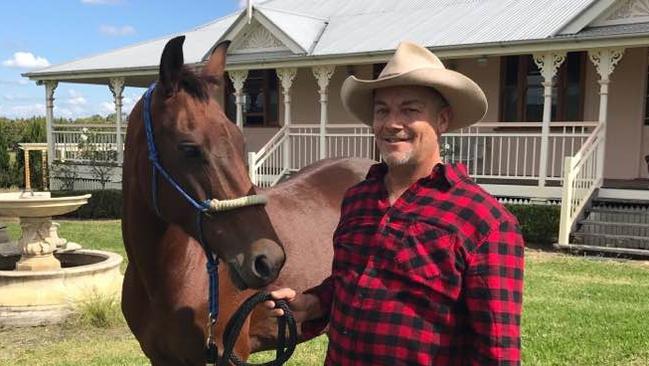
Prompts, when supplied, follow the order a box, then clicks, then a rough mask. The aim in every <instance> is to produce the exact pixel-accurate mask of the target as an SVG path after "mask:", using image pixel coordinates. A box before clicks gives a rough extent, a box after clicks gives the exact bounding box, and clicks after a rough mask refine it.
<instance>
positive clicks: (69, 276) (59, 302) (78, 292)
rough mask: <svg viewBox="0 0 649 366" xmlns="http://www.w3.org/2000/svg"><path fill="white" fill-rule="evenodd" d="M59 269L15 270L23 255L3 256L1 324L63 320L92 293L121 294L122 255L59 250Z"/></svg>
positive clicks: (28, 324) (94, 294)
mask: <svg viewBox="0 0 649 366" xmlns="http://www.w3.org/2000/svg"><path fill="white" fill-rule="evenodd" d="M55 257H56V259H58V260H59V261H60V262H61V267H62V268H60V269H56V270H49V271H16V270H13V268H14V267H15V265H16V262H18V260H19V259H20V256H12V257H0V327H2V326H33V325H41V324H51V323H58V322H61V321H63V320H64V319H65V318H66V317H67V316H68V315H69V314H70V313H71V312H72V311H73V310H74V309H75V307H77V306H79V304H80V303H82V302H83V301H86V300H88V299H89V298H91V297H97V296H107V297H109V296H110V297H113V296H116V297H119V296H120V294H121V288H122V281H123V276H122V274H121V273H120V264H121V263H122V257H121V256H120V255H118V254H115V253H110V252H104V251H99V250H77V251H74V252H64V253H56V254H55Z"/></svg>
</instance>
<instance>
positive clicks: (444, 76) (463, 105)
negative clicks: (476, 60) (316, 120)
mask: <svg viewBox="0 0 649 366" xmlns="http://www.w3.org/2000/svg"><path fill="white" fill-rule="evenodd" d="M401 85H421V86H428V87H431V88H434V89H435V90H437V92H439V93H440V94H441V95H442V96H443V97H444V98H445V99H446V101H447V102H448V104H449V105H450V106H451V108H452V109H453V119H452V120H451V121H450V123H449V127H448V130H449V131H451V130H457V129H460V128H462V127H466V126H469V125H472V124H474V123H476V122H478V121H479V120H481V119H482V117H484V115H485V113H487V97H485V94H484V92H483V91H482V89H480V87H479V86H478V84H476V83H475V82H474V81H473V80H471V79H469V78H468V77H466V76H464V75H462V74H460V73H458V72H455V71H452V70H447V69H446V67H444V64H442V62H441V61H440V60H439V58H437V56H435V55H434V54H433V53H432V52H430V51H429V50H427V49H426V48H424V47H421V46H419V45H417V44H415V43H412V42H402V43H401V44H399V47H398V48H397V51H396V52H395V53H394V56H392V58H391V59H390V61H389V62H388V64H387V65H385V68H383V71H381V74H380V75H379V77H378V78H377V79H375V80H361V79H357V78H356V77H355V76H350V77H348V78H347V80H345V83H344V84H343V86H342V89H341V91H340V96H341V98H342V102H343V106H344V107H345V109H346V110H347V111H348V112H349V113H351V114H352V115H353V116H354V117H356V118H357V119H359V120H360V121H361V122H363V123H365V124H367V125H370V126H371V125H372V121H373V114H374V113H373V103H374V90H375V89H378V88H386V87H390V86H401Z"/></svg>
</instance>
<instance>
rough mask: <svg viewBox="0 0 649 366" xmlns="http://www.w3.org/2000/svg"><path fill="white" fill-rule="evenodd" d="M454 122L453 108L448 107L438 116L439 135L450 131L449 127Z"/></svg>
mask: <svg viewBox="0 0 649 366" xmlns="http://www.w3.org/2000/svg"><path fill="white" fill-rule="evenodd" d="M452 120H453V108H451V107H450V106H446V107H444V108H442V110H441V111H439V113H438V114H437V133H438V134H442V133H445V132H446V131H448V126H449V125H450V124H451V121H452Z"/></svg>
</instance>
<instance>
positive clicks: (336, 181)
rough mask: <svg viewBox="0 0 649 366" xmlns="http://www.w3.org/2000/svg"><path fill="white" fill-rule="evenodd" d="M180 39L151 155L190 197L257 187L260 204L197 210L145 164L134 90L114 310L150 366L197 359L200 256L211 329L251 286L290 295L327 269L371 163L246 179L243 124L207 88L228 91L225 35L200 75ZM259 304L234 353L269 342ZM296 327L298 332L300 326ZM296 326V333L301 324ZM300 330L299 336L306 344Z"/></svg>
mask: <svg viewBox="0 0 649 366" xmlns="http://www.w3.org/2000/svg"><path fill="white" fill-rule="evenodd" d="M183 41H184V37H183V36H180V37H176V38H174V39H172V40H170V41H169V42H168V43H167V44H166V45H165V47H164V50H163V52H162V56H161V60H160V66H159V79H158V81H157V84H156V85H155V89H152V92H151V94H150V97H149V98H150V107H149V109H150V112H149V113H150V116H151V117H150V121H151V122H150V123H151V124H150V125H151V131H150V133H151V134H152V136H153V137H152V138H151V139H152V140H153V139H154V140H155V146H157V158H158V159H159V162H160V164H161V165H162V166H164V168H165V169H166V171H167V172H168V174H169V176H172V177H173V178H174V179H175V181H176V182H177V185H178V186H180V187H182V188H183V189H184V192H186V194H187V195H188V196H192V197H195V198H196V199H197V200H198V199H200V200H201V201H203V200H207V199H212V198H215V199H218V200H229V199H236V198H238V197H242V196H250V195H259V194H263V195H264V196H265V197H266V200H267V203H266V205H265V206H263V205H252V206H246V207H241V208H237V209H232V210H229V211H223V212H214V213H207V214H205V215H199V216H198V217H199V219H198V221H197V220H196V217H197V214H196V213H195V211H194V210H193V207H192V205H191V204H190V202H188V201H187V200H185V199H184V198H183V197H181V196H182V195H181V194H180V193H179V192H178V191H177V190H176V189H175V188H174V187H173V186H172V184H170V183H168V182H167V181H165V180H163V179H161V178H160V177H159V176H158V175H157V174H156V173H155V172H154V171H153V169H151V162H150V161H149V154H150V153H151V152H150V151H148V150H150V148H149V147H148V146H147V137H146V131H145V126H144V119H145V117H143V114H144V113H143V112H144V111H145V110H147V109H146V108H147V106H146V105H145V103H144V101H143V99H140V100H139V101H138V103H137V104H136V105H135V107H134V108H133V110H132V112H131V113H130V115H129V118H128V128H127V134H126V141H125V151H124V163H123V183H122V190H123V191H122V192H123V215H122V236H123V239H124V245H125V248H126V253H127V257H128V265H127V267H126V271H125V274H124V283H123V289H122V303H121V304H122V312H123V314H124V317H125V319H126V321H127V324H128V326H129V328H130V330H131V332H132V333H133V334H134V336H135V338H136V339H137V340H138V342H139V344H140V347H141V349H142V351H143V352H144V354H145V355H146V356H147V357H148V358H149V359H150V361H151V363H152V364H153V365H154V366H158V365H204V364H205V360H206V356H205V352H204V350H205V343H206V337H207V328H208V327H206V325H207V324H208V300H207V297H208V296H207V293H208V275H207V272H206V270H205V267H206V263H207V262H208V259H207V258H208V257H207V256H206V255H205V253H204V251H203V250H204V248H203V247H202V245H201V243H202V244H203V245H204V246H205V247H206V248H207V250H208V251H210V252H212V253H213V254H214V255H216V256H217V257H218V258H219V259H220V260H221V262H222V263H224V264H225V265H221V266H219V269H218V274H219V277H220V279H221V280H220V282H219V283H218V289H219V293H220V301H219V305H220V311H219V314H218V318H217V319H216V320H217V322H216V327H215V338H216V343H217V346H218V348H219V349H221V350H222V348H223V347H222V344H223V340H222V336H223V330H224V328H225V324H226V323H227V321H228V319H229V318H230V316H231V315H232V314H233V313H234V312H235V311H236V310H237V308H238V307H239V305H240V304H241V303H243V301H245V299H246V298H248V297H249V296H250V295H251V294H252V293H253V292H254V290H255V289H266V290H270V289H274V288H280V287H291V288H294V289H296V290H297V291H298V292H299V291H303V290H305V289H307V288H310V287H313V286H315V285H317V284H319V283H320V281H322V280H323V279H324V278H325V277H327V276H328V274H330V273H331V261H332V256H333V253H332V234H333V231H334V229H335V226H336V224H337V222H338V220H339V215H340V204H341V200H342V197H343V195H344V192H345V191H346V190H347V189H348V188H349V187H351V186H353V185H354V184H356V183H358V182H359V181H361V180H362V179H364V177H365V174H366V173H367V170H368V168H369V166H370V165H371V164H372V161H370V160H360V159H342V160H324V161H320V162H318V163H316V164H313V165H311V166H309V167H307V168H305V169H303V170H301V171H300V172H298V173H297V174H296V175H295V176H293V177H291V178H290V179H288V180H287V181H285V182H283V183H281V184H278V185H276V186H275V187H273V188H270V189H267V190H263V191H262V190H261V189H260V188H258V187H256V186H255V185H253V183H252V181H251V180H250V177H249V176H248V170H247V167H246V162H245V159H244V156H245V143H244V137H243V134H242V132H241V131H240V130H239V128H238V127H236V125H235V124H234V123H232V122H231V121H230V120H229V119H228V118H227V117H226V116H225V114H224V112H223V109H222V108H221V106H220V105H219V103H218V102H217V101H216V98H215V96H216V95H218V94H219V93H220V92H222V90H223V88H224V79H223V77H224V68H225V64H226V53H227V48H228V44H229V43H228V42H222V43H220V44H219V45H217V46H216V47H214V49H213V51H212V53H211V55H210V57H209V59H208V60H207V62H206V63H205V65H204V66H203V68H202V70H201V71H200V72H195V71H194V70H190V69H189V68H188V67H186V66H184V59H183V50H182V44H183ZM265 314H266V312H265V310H264V309H262V307H261V306H259V307H257V308H255V310H254V311H253V312H252V314H251V315H250V316H249V317H248V319H247V320H246V323H245V324H244V327H243V328H242V330H241V333H240V336H239V339H238V341H237V343H236V345H235V349H234V353H235V354H236V355H237V356H239V357H240V358H242V359H246V358H247V357H248V356H249V355H250V353H253V352H257V351H260V350H266V349H271V348H273V347H274V342H275V341H276V332H277V326H276V323H275V320H274V319H272V318H269V317H267V316H266V315H265ZM299 328H300V327H299V324H298V329H299ZM298 333H299V332H298ZM304 340H306V339H304V336H303V335H302V334H301V333H299V334H298V341H304Z"/></svg>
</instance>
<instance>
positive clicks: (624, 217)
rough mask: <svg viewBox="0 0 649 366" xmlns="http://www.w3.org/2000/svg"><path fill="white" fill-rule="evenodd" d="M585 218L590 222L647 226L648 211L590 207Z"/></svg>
mask: <svg viewBox="0 0 649 366" xmlns="http://www.w3.org/2000/svg"><path fill="white" fill-rule="evenodd" d="M586 218H587V219H588V220H592V221H605V222H624V223H632V224H645V225H649V210H631V209H612V208H603V207H592V208H591V209H589V210H588V211H587V213H586Z"/></svg>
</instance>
